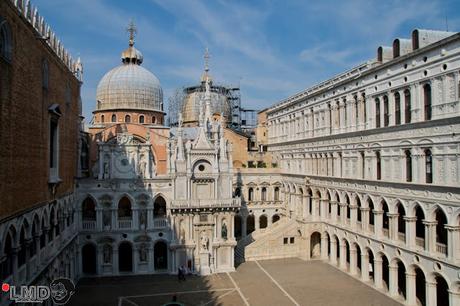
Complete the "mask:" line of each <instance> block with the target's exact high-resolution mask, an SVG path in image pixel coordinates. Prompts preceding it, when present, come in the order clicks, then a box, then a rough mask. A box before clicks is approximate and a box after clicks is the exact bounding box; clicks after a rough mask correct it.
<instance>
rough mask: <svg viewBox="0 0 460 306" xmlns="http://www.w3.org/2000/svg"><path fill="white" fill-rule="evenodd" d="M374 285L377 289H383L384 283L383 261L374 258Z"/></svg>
mask: <svg viewBox="0 0 460 306" xmlns="http://www.w3.org/2000/svg"><path fill="white" fill-rule="evenodd" d="M374 284H375V287H376V288H377V289H382V288H383V281H382V259H381V258H377V257H376V258H374Z"/></svg>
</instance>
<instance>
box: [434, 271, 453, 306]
mask: <svg viewBox="0 0 460 306" xmlns="http://www.w3.org/2000/svg"><path fill="white" fill-rule="evenodd" d="M436 305H438V306H444V305H445V306H449V305H450V301H449V286H448V285H447V282H446V280H445V279H444V277H442V276H440V275H437V276H436Z"/></svg>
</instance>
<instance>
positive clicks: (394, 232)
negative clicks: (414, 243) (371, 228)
mask: <svg viewBox="0 0 460 306" xmlns="http://www.w3.org/2000/svg"><path fill="white" fill-rule="evenodd" d="M387 216H388V223H389V226H388V238H390V240H393V241H397V240H398V216H399V214H398V213H387Z"/></svg>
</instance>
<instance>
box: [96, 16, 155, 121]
mask: <svg viewBox="0 0 460 306" xmlns="http://www.w3.org/2000/svg"><path fill="white" fill-rule="evenodd" d="M128 31H129V32H130V39H129V47H128V49H126V50H125V51H123V52H122V54H121V61H122V64H121V65H120V66H118V67H115V68H113V69H112V70H110V71H109V72H107V73H106V74H105V75H104V77H103V78H102V79H101V81H100V82H99V84H98V86H97V93H96V99H97V105H96V110H97V111H105V110H117V109H118V110H119V109H126V110H149V111H159V112H162V111H163V90H162V88H161V85H160V81H159V80H158V78H157V77H156V76H155V75H154V74H153V73H151V72H150V71H148V70H147V69H145V68H144V67H142V66H141V64H142V61H143V56H142V53H141V52H140V51H139V50H137V49H136V48H135V47H134V34H135V32H136V29H135V27H134V25H133V24H132V23H131V25H130V27H129V28H128Z"/></svg>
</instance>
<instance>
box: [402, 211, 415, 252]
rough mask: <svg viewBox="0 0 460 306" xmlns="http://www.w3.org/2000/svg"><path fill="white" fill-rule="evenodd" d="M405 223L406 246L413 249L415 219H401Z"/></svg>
mask: <svg viewBox="0 0 460 306" xmlns="http://www.w3.org/2000/svg"><path fill="white" fill-rule="evenodd" d="M403 219H404V220H405V221H406V246H407V247H409V248H410V249H412V248H415V222H416V221H417V217H403Z"/></svg>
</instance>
